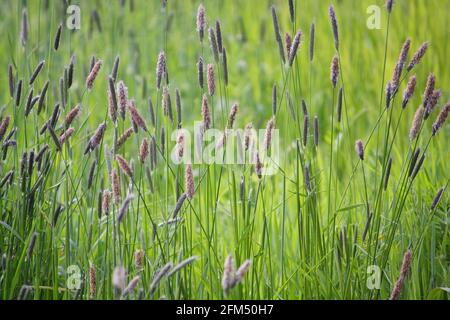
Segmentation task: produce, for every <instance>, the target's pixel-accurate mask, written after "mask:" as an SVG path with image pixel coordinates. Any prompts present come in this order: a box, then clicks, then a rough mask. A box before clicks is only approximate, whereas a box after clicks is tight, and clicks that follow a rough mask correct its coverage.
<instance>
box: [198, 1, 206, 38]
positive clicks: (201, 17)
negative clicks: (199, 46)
mask: <svg viewBox="0 0 450 320" xmlns="http://www.w3.org/2000/svg"><path fill="white" fill-rule="evenodd" d="M205 25H206V23H205V7H204V6H203V3H201V4H200V5H199V6H198V9H197V32H198V36H199V38H200V42H202V41H203V38H204V36H205Z"/></svg>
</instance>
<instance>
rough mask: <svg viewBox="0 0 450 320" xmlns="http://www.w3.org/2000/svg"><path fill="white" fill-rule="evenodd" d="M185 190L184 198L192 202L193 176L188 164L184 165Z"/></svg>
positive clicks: (193, 191)
mask: <svg viewBox="0 0 450 320" xmlns="http://www.w3.org/2000/svg"><path fill="white" fill-rule="evenodd" d="M185 189H186V196H187V197H188V198H189V199H190V200H192V198H193V197H194V193H195V185H194V174H193V173H192V165H191V164H190V163H188V164H186V168H185Z"/></svg>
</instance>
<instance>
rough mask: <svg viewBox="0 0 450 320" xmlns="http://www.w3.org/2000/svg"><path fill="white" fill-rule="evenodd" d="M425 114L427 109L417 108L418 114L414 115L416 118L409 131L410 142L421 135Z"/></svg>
mask: <svg viewBox="0 0 450 320" xmlns="http://www.w3.org/2000/svg"><path fill="white" fill-rule="evenodd" d="M424 113H425V108H423V107H422V106H419V108H417V110H416V113H415V114H414V118H413V121H412V124H411V128H410V130H409V140H411V141H412V140H414V139H415V138H416V137H417V134H418V133H419V129H420V126H421V125H422V120H423V115H424Z"/></svg>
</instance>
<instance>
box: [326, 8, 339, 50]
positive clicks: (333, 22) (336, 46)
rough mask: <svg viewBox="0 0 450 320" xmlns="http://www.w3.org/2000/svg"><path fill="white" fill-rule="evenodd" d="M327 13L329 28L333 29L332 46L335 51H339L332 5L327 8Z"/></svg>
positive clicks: (336, 24) (337, 33)
mask: <svg viewBox="0 0 450 320" xmlns="http://www.w3.org/2000/svg"><path fill="white" fill-rule="evenodd" d="M328 15H329V16H330V23H331V29H332V30H333V38H334V47H335V48H336V50H337V51H339V30H338V23H337V19H336V12H335V11H334V7H333V6H332V5H331V6H330V7H329V8H328Z"/></svg>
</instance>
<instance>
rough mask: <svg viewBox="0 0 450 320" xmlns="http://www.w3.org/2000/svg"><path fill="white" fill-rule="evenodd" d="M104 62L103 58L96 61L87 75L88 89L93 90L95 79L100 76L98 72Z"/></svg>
mask: <svg viewBox="0 0 450 320" xmlns="http://www.w3.org/2000/svg"><path fill="white" fill-rule="evenodd" d="M102 64H103V61H102V60H98V61H97V62H95V64H94V66H93V67H92V69H91V72H90V73H89V75H88V76H87V78H86V88H88V90H92V87H93V86H94V81H95V79H96V78H97V76H98V73H99V71H100V68H101V67H102Z"/></svg>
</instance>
